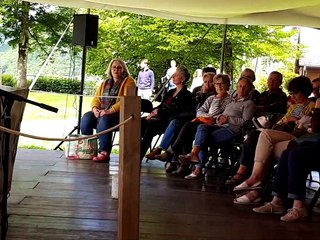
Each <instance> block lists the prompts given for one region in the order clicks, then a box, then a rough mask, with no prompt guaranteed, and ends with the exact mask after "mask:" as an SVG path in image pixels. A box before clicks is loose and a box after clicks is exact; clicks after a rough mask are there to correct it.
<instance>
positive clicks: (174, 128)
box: [160, 119, 185, 149]
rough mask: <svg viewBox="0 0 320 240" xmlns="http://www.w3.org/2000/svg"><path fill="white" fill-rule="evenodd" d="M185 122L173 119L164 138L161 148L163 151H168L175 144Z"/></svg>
mask: <svg viewBox="0 0 320 240" xmlns="http://www.w3.org/2000/svg"><path fill="white" fill-rule="evenodd" d="M184 123H185V121H183V120H179V119H173V120H171V121H170V123H169V125H168V127H167V128H166V131H165V132H164V134H163V136H162V140H161V143H160V147H161V148H162V149H168V148H169V146H170V145H171V144H172V143H173V142H174V140H175V139H176V137H177V135H178V133H179V132H180V130H181V128H182V127H183V125H184Z"/></svg>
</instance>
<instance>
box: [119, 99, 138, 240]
mask: <svg viewBox="0 0 320 240" xmlns="http://www.w3.org/2000/svg"><path fill="white" fill-rule="evenodd" d="M120 102H121V111H120V122H122V121H123V120H125V119H127V118H128V117H130V116H131V115H133V116H134V118H133V119H132V120H130V121H129V122H127V123H126V124H124V125H123V126H121V127H120V149H119V150H120V160H119V191H118V192H119V198H118V239H119V240H138V239H139V215H140V140H141V137H140V128H141V117H140V114H141V99H140V97H137V96H126V97H121V100H120Z"/></svg>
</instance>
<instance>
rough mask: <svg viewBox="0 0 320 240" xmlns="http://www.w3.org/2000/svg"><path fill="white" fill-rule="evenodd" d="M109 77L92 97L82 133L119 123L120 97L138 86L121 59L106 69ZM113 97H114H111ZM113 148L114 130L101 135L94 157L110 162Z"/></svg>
mask: <svg viewBox="0 0 320 240" xmlns="http://www.w3.org/2000/svg"><path fill="white" fill-rule="evenodd" d="M106 73H107V77H108V78H107V79H106V80H105V81H103V82H102V84H101V85H100V87H99V88H98V89H97V91H96V94H95V97H94V98H93V99H92V102H91V108H92V111H90V112H87V113H85V114H84V115H83V116H82V119H81V122H80V130H81V133H82V134H85V135H91V134H93V129H97V132H102V131H104V130H106V129H109V128H111V127H113V126H115V125H117V124H118V123H119V111H120V98H114V96H126V95H127V92H128V88H134V87H136V84H135V81H134V80H133V79H132V78H131V77H130V73H129V70H128V67H127V66H126V64H125V63H124V62H123V61H122V60H120V59H113V60H111V61H110V63H109V66H108V69H107V71H106ZM110 97H113V98H110ZM111 148H112V132H109V133H106V134H102V135H100V136H99V154H98V156H97V157H94V158H93V161H97V162H109V160H110V153H111Z"/></svg>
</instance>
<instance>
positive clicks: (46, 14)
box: [0, 0, 75, 56]
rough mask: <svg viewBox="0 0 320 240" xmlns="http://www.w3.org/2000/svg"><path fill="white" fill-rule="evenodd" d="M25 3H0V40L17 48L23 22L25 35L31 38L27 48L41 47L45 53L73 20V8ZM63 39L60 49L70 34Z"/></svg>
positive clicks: (67, 40) (8, 1)
mask: <svg viewBox="0 0 320 240" xmlns="http://www.w3.org/2000/svg"><path fill="white" fill-rule="evenodd" d="M25 3H26V2H24V1H17V0H2V1H1V2H0V19H1V20H0V36H2V37H0V42H2V43H3V42H4V41H6V42H7V43H8V44H9V45H10V46H11V47H16V46H17V45H18V44H19V43H20V42H21V40H22V39H21V37H22V25H23V24H26V25H27V28H28V33H24V34H28V35H29V37H30V38H31V41H30V44H29V46H28V47H29V49H28V50H29V51H34V50H36V49H38V50H42V51H43V53H44V55H45V56H46V55H47V53H48V50H49V49H50V48H52V46H53V45H54V44H55V43H56V42H57V41H58V39H59V38H60V36H61V34H62V32H63V31H64V30H65V29H66V26H67V24H68V23H69V22H70V21H71V20H72V17H73V14H74V12H75V10H74V9H71V8H64V7H53V6H50V5H47V4H37V3H30V4H25ZM23 13H27V15H25V14H23ZM65 39H66V41H64V43H62V44H61V45H59V48H61V49H63V47H65V46H68V45H69V44H70V42H71V39H72V35H71V33H69V34H67V35H66V36H65Z"/></svg>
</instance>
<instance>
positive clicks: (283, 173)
mask: <svg viewBox="0 0 320 240" xmlns="http://www.w3.org/2000/svg"><path fill="white" fill-rule="evenodd" d="M319 147H320V144H319V143H311V145H310V146H299V147H296V148H292V149H286V150H285V151H284V152H283V153H282V155H281V157H280V159H279V163H278V168H277V173H276V178H275V181H274V184H273V192H272V194H273V195H275V196H278V197H280V198H282V199H286V198H287V197H288V198H291V199H294V200H302V201H303V200H305V197H306V178H307V176H308V174H309V173H310V171H311V170H312V169H319V167H320V161H319V155H318V153H319Z"/></svg>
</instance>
